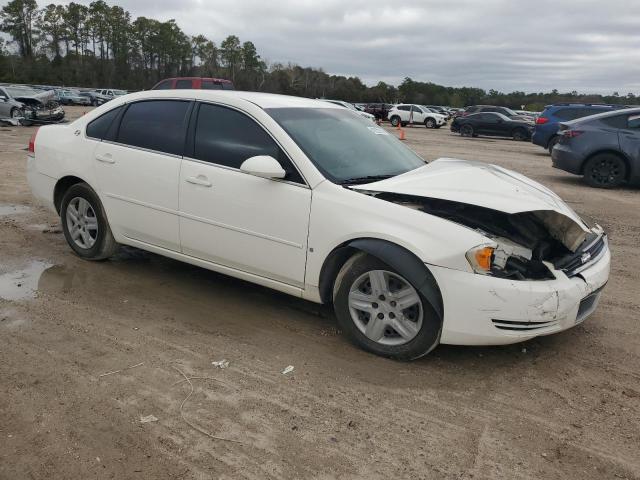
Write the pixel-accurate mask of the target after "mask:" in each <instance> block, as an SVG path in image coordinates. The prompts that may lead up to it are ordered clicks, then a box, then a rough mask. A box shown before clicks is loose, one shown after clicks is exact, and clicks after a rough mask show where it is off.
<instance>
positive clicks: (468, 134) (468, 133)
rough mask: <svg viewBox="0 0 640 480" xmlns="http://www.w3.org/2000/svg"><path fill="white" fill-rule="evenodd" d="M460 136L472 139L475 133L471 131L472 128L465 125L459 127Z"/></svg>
mask: <svg viewBox="0 0 640 480" xmlns="http://www.w3.org/2000/svg"><path fill="white" fill-rule="evenodd" d="M460 135H462V136H463V137H473V136H474V135H475V132H474V131H473V127H472V126H471V125H469V124H468V123H467V124H464V125H462V127H460Z"/></svg>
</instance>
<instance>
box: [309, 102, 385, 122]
mask: <svg viewBox="0 0 640 480" xmlns="http://www.w3.org/2000/svg"><path fill="white" fill-rule="evenodd" d="M321 100H322V101H323V102H329V103H333V104H334V105H339V106H340V107H344V108H347V109H349V110H351V111H352V112H353V113H357V114H358V115H360V116H361V117H363V118H366V119H367V120H371V121H372V122H375V121H376V117H375V116H374V115H371V114H370V113H367V112H362V111H360V110H358V109H357V108H356V106H355V105H354V104H353V103H349V102H343V101H342V100H327V99H325V98H323V99H321Z"/></svg>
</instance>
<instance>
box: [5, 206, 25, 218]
mask: <svg viewBox="0 0 640 480" xmlns="http://www.w3.org/2000/svg"><path fill="white" fill-rule="evenodd" d="M29 210H31V209H30V208H29V207H27V206H26V205H12V204H0V217H3V216H5V215H16V214H18V213H26V212H28V211H29Z"/></svg>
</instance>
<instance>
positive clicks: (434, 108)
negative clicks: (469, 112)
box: [423, 105, 451, 120]
mask: <svg viewBox="0 0 640 480" xmlns="http://www.w3.org/2000/svg"><path fill="white" fill-rule="evenodd" d="M423 107H427V108H428V109H429V110H431V111H432V112H435V113H439V114H440V115H444V116H445V117H446V118H447V120H448V119H450V118H451V113H449V110H448V109H447V108H446V107H442V106H438V105H423Z"/></svg>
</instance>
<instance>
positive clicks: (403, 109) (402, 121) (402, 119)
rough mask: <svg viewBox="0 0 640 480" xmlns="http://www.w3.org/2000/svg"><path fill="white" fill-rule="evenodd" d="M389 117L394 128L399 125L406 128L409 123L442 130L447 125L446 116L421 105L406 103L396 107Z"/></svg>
mask: <svg viewBox="0 0 640 480" xmlns="http://www.w3.org/2000/svg"><path fill="white" fill-rule="evenodd" d="M387 115H388V117H387V118H388V119H389V121H390V122H391V125H393V126H394V127H397V126H398V125H402V126H403V127H404V126H405V125H407V124H409V123H414V124H422V125H424V126H425V127H427V128H440V127H442V126H443V125H444V124H446V123H447V119H446V117H445V116H444V115H441V114H439V113H434V112H432V111H431V110H429V109H427V108H426V107H422V106H420V105H412V104H406V103H403V104H399V105H394V106H393V108H392V109H391V110H389V113H388V114H387Z"/></svg>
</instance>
